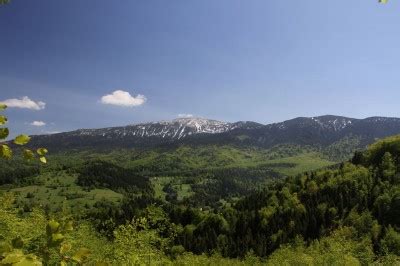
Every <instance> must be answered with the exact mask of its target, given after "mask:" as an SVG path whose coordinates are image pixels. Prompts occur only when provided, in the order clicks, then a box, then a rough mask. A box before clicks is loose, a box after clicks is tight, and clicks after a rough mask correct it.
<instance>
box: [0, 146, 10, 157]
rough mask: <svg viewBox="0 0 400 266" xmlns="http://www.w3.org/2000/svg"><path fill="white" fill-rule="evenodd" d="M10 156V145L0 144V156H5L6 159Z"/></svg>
mask: <svg viewBox="0 0 400 266" xmlns="http://www.w3.org/2000/svg"><path fill="white" fill-rule="evenodd" d="M11 156H12V151H11V149H10V147H8V146H7V145H4V144H3V145H1V146H0V157H3V158H6V159H10V158H11Z"/></svg>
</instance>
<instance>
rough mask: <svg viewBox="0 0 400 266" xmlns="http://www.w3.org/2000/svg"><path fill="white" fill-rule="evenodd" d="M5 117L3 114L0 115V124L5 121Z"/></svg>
mask: <svg viewBox="0 0 400 266" xmlns="http://www.w3.org/2000/svg"><path fill="white" fill-rule="evenodd" d="M7 121H8V120H7V117H5V116H4V115H0V125H4V124H5V123H7Z"/></svg>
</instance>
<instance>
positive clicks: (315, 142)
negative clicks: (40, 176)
mask: <svg viewBox="0 0 400 266" xmlns="http://www.w3.org/2000/svg"><path fill="white" fill-rule="evenodd" d="M395 134H400V118H391V117H369V118H365V119H355V118H348V117H342V116H334V115H325V116H318V117H298V118H294V119H291V120H287V121H284V122H280V123H273V124H267V125H263V124H260V123H256V122H251V121H239V122H235V123H229V122H221V121H216V120H212V119H205V118H178V119H174V120H172V121H160V122H150V123H141V124H134V125H127V126H121V127H109V128H100V129H79V130H75V131H70V132H63V133H57V134H49V135H36V136H32V140H31V145H32V146H44V147H48V148H49V149H51V150H53V151H57V150H58V151H60V150H66V149H96V148H137V147H140V148H143V147H157V146H171V145H181V144H191V145H196V144H230V145H240V146H243V145H244V146H256V147H262V148H271V147H273V146H275V145H280V144H296V145H309V146H314V147H321V148H328V149H329V148H332V147H333V148H334V147H336V146H338V145H339V146H340V145H345V146H348V145H349V144H348V140H351V144H350V146H351V147H344V148H348V149H349V152H353V151H354V150H355V149H359V148H364V147H365V146H366V145H368V144H370V143H372V142H374V141H375V140H377V139H379V138H383V137H387V136H391V135H395Z"/></svg>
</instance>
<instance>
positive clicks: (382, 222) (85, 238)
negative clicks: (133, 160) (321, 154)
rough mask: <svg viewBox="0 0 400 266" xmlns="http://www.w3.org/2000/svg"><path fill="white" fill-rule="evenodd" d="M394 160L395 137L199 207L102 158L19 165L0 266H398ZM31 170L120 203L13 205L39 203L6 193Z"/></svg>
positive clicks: (399, 183) (398, 181) (398, 190)
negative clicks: (27, 264) (22, 265)
mask: <svg viewBox="0 0 400 266" xmlns="http://www.w3.org/2000/svg"><path fill="white" fill-rule="evenodd" d="M399 160H400V137H398V136H397V137H391V138H387V139H384V140H381V141H379V142H377V143H375V144H373V145H371V146H370V147H369V148H368V150H366V151H364V152H357V153H356V154H355V155H354V156H353V159H352V160H351V162H344V163H342V164H340V165H337V166H332V167H330V168H326V169H321V170H317V171H308V172H305V173H302V174H297V175H295V176H291V177H287V178H284V179H277V180H275V181H274V182H270V183H265V184H264V185H263V186H260V187H259V188H258V190H257V191H253V192H249V194H247V196H245V197H240V196H238V197H236V200H233V201H229V202H225V204H218V205H213V204H208V205H206V206H207V208H204V207H198V206H197V205H196V204H195V203H192V204H190V201H184V200H183V198H184V197H182V198H175V197H174V196H173V193H172V192H171V190H172V191H173V190H174V189H176V187H177V186H175V185H173V184H171V185H168V186H166V188H164V189H163V190H162V192H164V193H165V194H163V195H164V197H159V195H157V189H156V186H154V183H152V182H154V180H153V181H152V179H151V178H150V179H149V178H146V177H144V176H140V175H139V174H138V173H140V171H139V172H138V171H136V170H135V168H134V167H133V165H131V166H128V165H125V166H117V165H114V164H113V163H112V162H107V161H106V160H105V158H102V160H100V161H99V160H97V159H96V160H94V161H93V160H90V159H89V161H87V160H83V159H82V163H79V160H78V163H77V165H76V167H73V166H71V165H68V163H66V164H61V163H59V162H58V163H55V165H53V166H51V164H49V168H48V169H47V170H45V169H39V170H38V168H37V166H35V164H32V166H28V165H26V166H25V164H22V163H19V164H18V166H15V165H14V166H13V167H15V169H19V168H20V167H21V170H18V171H20V172H18V171H17V170H14V171H17V172H16V176H18V178H17V180H18V182H17V183H14V184H9V185H7V186H6V187H8V189H3V192H2V196H1V197H2V200H1V202H2V205H1V210H0V212H1V217H2V218H3V219H2V220H1V221H0V228H1V236H2V242H1V254H2V255H1V256H2V263H13V262H17V261H19V262H22V261H24V260H25V261H31V262H32V261H36V262H37V263H39V261H42V262H44V263H45V264H49V265H53V264H54V263H56V262H60V261H64V262H65V263H93V262H97V263H98V265H103V264H104V265H106V264H115V265H117V264H118V265H121V263H122V264H129V263H142V264H177V265H204V264H215V263H217V264H218V265H222V264H226V265H235V264H253V265H254V264H267V265H281V264H285V263H289V264H291V265H295V264H296V265H297V264H298V263H301V262H302V263H305V264H317V265H318V264H333V263H338V264H352V265H353V264H354V265H357V264H362V265H366V264H372V263H376V264H379V263H383V264H389V265H392V264H395V263H399V262H400V261H399V257H398V256H400V253H399V250H400V233H399V232H398V228H399V226H400V221H399V217H400V216H399V214H400V213H398V212H399V198H400V196H399V195H400V168H399V165H400V164H399ZM56 162H57V161H56ZM3 163H4V162H2V164H3ZM8 164H10V166H9V167H12V165H13V164H12V163H11V162H10V163H8ZM130 167H133V168H130ZM37 171H41V172H42V173H41V174H39V176H42V175H43V174H44V172H46V171H47V172H48V173H49V172H51V171H60V172H61V171H62V172H64V177H65V176H75V179H73V180H72V183H68V184H64V183H63V182H65V181H64V180H63V179H64V178H63V176H57V175H50V174H48V176H47V177H46V178H45V179H43V178H42V179H41V180H42V182H43V184H44V185H45V184H48V183H46V182H52V181H51V180H52V179H55V178H56V179H59V181H57V182H55V183H54V184H53V185H55V187H54V188H53V189H56V190H58V189H60V188H59V187H56V186H57V184H59V186H61V189H62V188H64V192H65V191H68V188H71V187H76V188H81V190H82V193H83V192H87V193H89V192H90V191H94V190H105V191H110V192H112V191H113V192H114V193H117V194H118V195H120V196H118V197H117V198H116V200H107V199H106V197H104V198H103V199H101V198H99V199H97V200H91V201H86V206H84V207H83V206H81V207H82V208H77V206H78V205H82V204H83V202H85V200H83V201H82V202H79V201H76V202H74V204H73V205H72V206H71V205H69V204H67V203H68V200H67V198H68V196H65V197H64V199H62V198H61V199H60V207H59V208H58V209H57V210H53V209H52V208H51V206H48V207H47V208H44V206H43V205H42V204H34V200H33V201H31V203H32V205H29V208H28V207H25V206H24V205H20V201H21V199H23V197H25V199H27V200H30V199H35V198H36V197H39V196H38V194H37V193H26V192H24V191H19V192H17V191H15V189H17V188H18V187H20V186H21V184H22V183H23V182H33V183H34V182H35V178H34V177H35V176H36V177H37ZM43 171H44V172H43ZM26 172H31V175H26V174H25V173H26ZM95 173H97V174H95ZM129 173H131V174H129ZM134 173H136V174H134ZM239 173H240V172H239ZM228 174H229V172H226V175H227V177H228ZM135 175H137V177H135ZM239 175H240V174H239ZM110 177H113V178H115V179H112V180H110V179H109V178H110ZM67 179H68V178H67ZM29 180H31V181H29ZM74 180H75V181H74ZM227 180H229V178H228V179H227ZM21 182H22V183H21ZM208 182H209V181H208ZM4 183H8V181H7V180H5V181H4ZM43 184H42V185H41V184H40V183H39V184H35V186H36V188H37V189H39V190H40V187H41V186H43ZM156 184H157V183H156ZM3 187H4V186H3ZM178 187H179V185H178ZM222 187H224V188H225V187H229V186H226V185H224V186H222ZM47 189H48V190H49V192H48V193H52V192H51V191H52V188H51V187H48V188H47ZM182 189H183V191H185V189H184V188H182ZM7 191H9V192H7ZM43 193H46V192H45V191H44V192H43ZM158 193H161V192H160V191H158ZM186 193H187V194H188V195H189V194H191V193H194V192H193V191H192V192H191V191H187V190H186ZM196 193H198V192H196ZM196 193H195V194H196ZM240 193H241V192H238V194H237V195H240ZM21 194H22V195H23V197H21ZM75 196H76V197H77V198H80V199H82V198H83V199H85V197H83V196H79V193H78V195H75ZM69 197H71V195H70V194H69ZM189 198H190V197H189ZM38 202H40V200H39V199H38ZM77 209H79V210H80V211H77ZM46 228H47V229H46Z"/></svg>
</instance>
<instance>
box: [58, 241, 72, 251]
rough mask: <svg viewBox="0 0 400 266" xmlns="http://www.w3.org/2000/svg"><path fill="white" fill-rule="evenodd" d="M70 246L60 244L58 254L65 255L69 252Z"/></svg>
mask: <svg viewBox="0 0 400 266" xmlns="http://www.w3.org/2000/svg"><path fill="white" fill-rule="evenodd" d="M71 248H72V246H71V244H69V243H62V244H61V247H60V253H61V254H65V253H67V252H69V251H70V250H71Z"/></svg>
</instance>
